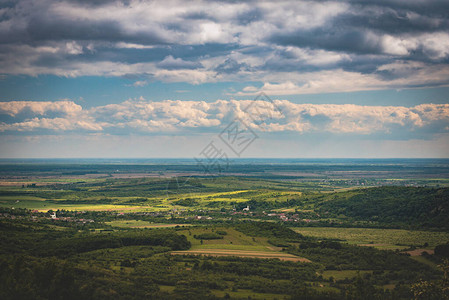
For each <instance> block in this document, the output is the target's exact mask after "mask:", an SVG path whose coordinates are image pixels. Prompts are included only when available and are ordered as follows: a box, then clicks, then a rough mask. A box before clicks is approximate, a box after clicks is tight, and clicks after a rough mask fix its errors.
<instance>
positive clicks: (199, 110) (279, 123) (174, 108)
mask: <svg viewBox="0 0 449 300" xmlns="http://www.w3.org/2000/svg"><path fill="white" fill-rule="evenodd" d="M24 111H27V115H23V112H24ZM55 113H56V114H55ZM2 115H7V116H8V117H9V118H7V119H4V118H3V120H2V121H1V122H0V131H1V132H4V133H14V132H29V133H33V134H40V133H45V134H48V132H49V131H52V132H54V134H61V133H66V132H99V133H108V134H120V135H123V134H125V135H132V134H159V135H168V134H172V133H182V134H184V135H189V134H190V135H191V134H197V133H201V132H214V131H215V132H217V133H219V132H220V131H221V130H223V128H224V127H226V126H227V125H228V124H229V123H230V122H233V121H234V120H236V119H237V120H239V122H243V123H244V124H246V126H248V127H249V128H251V129H252V130H254V131H264V132H273V133H290V134H306V133H311V134H321V133H332V134H336V135H339V134H355V135H375V134H383V135H385V136H387V137H388V136H389V135H391V137H392V138H396V137H403V136H408V137H410V138H424V137H428V136H432V135H433V134H439V133H447V132H449V104H421V105H417V106H414V107H403V106H362V105H353V104H341V105H337V104H296V103H293V102H290V101H287V100H274V101H262V100H239V101H237V100H229V101H227V100H218V101H215V102H204V101H178V100H177V101H174V100H165V101H161V102H149V101H145V100H144V99H139V100H127V101H125V102H122V103H119V104H109V105H104V106H97V107H93V108H89V109H83V108H82V107H81V106H79V105H77V104H75V103H73V102H71V101H59V102H21V101H13V102H3V103H0V116H2Z"/></svg>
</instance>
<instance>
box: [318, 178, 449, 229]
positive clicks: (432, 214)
mask: <svg viewBox="0 0 449 300" xmlns="http://www.w3.org/2000/svg"><path fill="white" fill-rule="evenodd" d="M315 210H316V211H317V212H320V213H321V214H325V215H326V214H327V215H329V214H331V215H334V216H338V215H344V216H347V217H351V218H354V219H357V220H366V221H377V222H383V223H388V224H395V223H397V224H398V225H404V224H407V225H409V226H410V227H420V228H423V227H425V228H440V229H449V188H425V187H376V188H368V189H358V190H353V191H350V192H345V193H336V194H332V195H330V196H329V198H327V199H326V200H325V201H322V202H320V203H317V204H316V209H315Z"/></svg>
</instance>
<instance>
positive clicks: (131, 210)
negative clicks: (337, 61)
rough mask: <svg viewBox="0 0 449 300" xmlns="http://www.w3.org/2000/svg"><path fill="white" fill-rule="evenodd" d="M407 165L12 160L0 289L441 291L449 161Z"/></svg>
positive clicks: (7, 171) (236, 294) (4, 187)
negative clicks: (202, 165) (216, 172)
mask: <svg viewBox="0 0 449 300" xmlns="http://www.w3.org/2000/svg"><path fill="white" fill-rule="evenodd" d="M404 164H405V163H404ZM418 165H419V164H418ZM405 166H406V167H404V168H402V169H401V168H399V169H398V168H396V167H397V166H396V167H394V168H393V167H391V166H390V164H385V165H376V164H374V165H373V164H372V162H370V163H369V164H361V163H360V164H350V165H347V164H346V165H345V164H342V163H339V164H334V165H322V164H320V163H318V164H317V163H314V164H310V165H309V164H297V165H291V164H279V165H274V164H265V165H263V164H262V165H260V164H253V165H248V164H236V165H234V166H233V168H234V169H233V170H230V171H229V172H228V173H227V174H223V175H222V176H217V177H210V176H203V175H204V174H202V173H201V172H200V171H199V170H198V169H196V167H195V166H192V165H188V164H183V165H155V164H149V165H145V164H141V165H139V164H137V165H110V164H101V165H87V164H86V165H83V164H81V165H70V164H64V165H61V164H55V165H48V164H44V165H36V164H31V165H26V164H24V165H18V166H16V168H15V169H13V168H12V167H11V166H9V165H6V166H5V165H3V166H2V165H1V164H0V175H1V176H2V177H1V178H0V182H2V184H0V228H1V240H2V244H1V245H0V254H1V255H0V264H1V266H2V272H1V274H0V275H1V276H2V277H1V278H2V281H1V282H2V284H3V285H2V289H1V293H3V294H0V296H1V298H2V299H3V298H5V299H9V298H11V297H12V296H11V295H16V294H17V293H19V291H21V293H23V295H25V296H24V297H25V298H26V297H27V295H28V296H29V295H31V294H32V293H34V291H36V290H38V291H39V293H41V295H40V297H41V298H46V297H47V298H48V296H47V295H49V294H51V293H64V292H63V290H61V289H60V288H59V287H58V288H56V287H55V286H54V283H55V282H59V284H60V285H61V286H62V285H64V290H70V291H71V295H67V294H65V295H64V296H62V295H63V294H53V295H56V296H54V297H53V298H58V297H59V298H61V297H64V298H67V299H69V298H70V297H75V299H81V298H83V299H88V298H89V299H116V298H115V297H116V295H117V294H120V295H121V297H123V298H129V299H133V298H136V297H137V298H145V297H146V298H151V297H153V298H154V299H191V298H192V297H195V298H198V299H214V298H216V297H219V298H220V297H221V298H223V297H225V298H229V297H232V298H236V299H247V298H248V297H251V298H252V299H282V298H286V299H298V298H303V297H304V295H308V297H309V298H310V299H359V298H360V297H359V296H360V295H375V297H376V298H378V299H410V298H412V297H413V295H414V290H413V289H414V288H415V286H417V284H418V283H419V282H421V281H420V280H423V281H424V282H427V283H431V285H432V286H433V287H434V290H432V292H435V293H440V290H439V289H440V288H441V289H442V288H444V286H443V284H444V280H443V278H444V273H443V272H442V266H443V267H444V264H445V260H444V259H445V255H446V254H445V252H444V251H445V250H444V249H446V248H445V247H446V246H445V245H446V243H448V242H449V234H448V232H449V220H448V215H447V213H446V212H447V211H448V209H449V189H448V188H447V187H446V186H447V183H448V181H447V174H448V173H449V172H448V168H447V167H446V164H441V165H438V164H435V163H433V162H432V164H431V166H429V167H428V168H426V169H425V170H426V172H427V173H426V174H424V175H425V176H424V175H423V172H418V171H416V170H415V169H413V168H414V167H413V166H414V165H407V164H405ZM117 170H119V172H117ZM398 170H399V171H398ZM414 170H415V171H416V172H415V171H414ZM380 171H382V172H380ZM354 174H358V175H357V176H359V175H360V174H364V175H363V176H364V177H363V178H357V176H355V175H354ZM373 174H382V177H380V178H379V177H374V176H373ZM48 237H51V238H48ZM434 250H435V252H434ZM410 255H412V256H410ZM13 269H17V271H16V272H12V270H13ZM50 270H52V271H51V272H50ZM42 272H44V273H45V272H47V273H46V274H49V275H48V281H46V282H44V283H42V280H41V278H42V276H41V274H42ZM10 274H13V275H12V276H13V281H10V280H9V279H6V278H10ZM24 274H27V275H26V276H25V275H24ZM67 274H71V275H70V276H68V275H67ZM67 278H69V279H67ZM70 278H71V279H70ZM142 282H145V284H142ZM424 292H428V291H424ZM27 293H28V294H27ZM58 295H59V296H58ZM149 295H151V296H149Z"/></svg>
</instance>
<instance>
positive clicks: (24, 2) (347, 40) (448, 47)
mask: <svg viewBox="0 0 449 300" xmlns="http://www.w3.org/2000/svg"><path fill="white" fill-rule="evenodd" d="M2 8H3V9H2V10H1V11H0V70H1V74H4V75H8V74H15V75H17V74H27V75H33V76H35V75H39V74H56V75H63V76H82V75H98V74H100V75H109V76H131V77H132V76H133V74H134V75H136V76H140V74H143V73H145V74H146V76H147V77H148V78H152V77H154V78H159V80H168V81H171V80H174V81H179V80H188V78H192V80H191V82H194V83H199V82H207V81H208V80H211V81H215V80H216V79H217V76H218V77H219V78H221V80H231V81H232V80H236V78H239V80H240V79H242V78H244V79H245V80H247V81H262V82H264V83H266V82H278V83H282V82H287V81H291V82H293V83H294V84H295V85H297V86H299V85H300V84H301V83H304V82H305V80H304V78H300V77H301V74H302V73H319V72H322V71H324V72H326V71H333V70H343V71H345V72H352V73H357V74H361V75H372V76H375V77H376V78H380V79H381V80H390V79H400V78H403V79H404V80H402V81H401V82H403V83H402V84H403V85H404V87H406V86H415V85H416V84H417V83H416V82H411V81H408V80H407V78H408V77H409V76H410V75H411V74H407V73H406V72H403V73H401V72H397V71H396V70H394V68H393V69H392V68H391V67H385V66H389V65H391V64H395V63H397V62H398V61H399V62H407V63H409V64H414V63H418V64H419V67H418V69H419V70H425V69H426V68H427V69H429V70H430V69H432V68H434V67H435V65H438V66H439V70H442V69H444V68H447V66H448V62H449V34H448V32H449V2H448V1H443V0H431V1H418V0H409V1H399V0H379V1H377V0H376V1H374V0H368V1H358V0H348V1H293V0H292V1H279V2H278V1H248V2H237V1H219V0H217V1H190V2H189V1H187V2H186V1H181V0H170V1H166V2H162V1H154V2H147V1H139V0H127V1H116V0H92V1H88V0H61V1H52V0H40V1H33V0H17V1H6V2H4V3H2ZM105 66H107V67H106V69H105ZM177 70H185V71H186V70H188V71H189V73H187V72H184V73H182V74H181V73H176V72H175V71H177ZM159 71H166V72H159ZM162 73H163V75H161V74H162ZM287 73H291V76H287V77H286V75H285V74H287ZM282 74H284V75H282ZM423 74H425V72H421V76H425V75H423ZM441 74H442V75H440V77H439V78H437V79H432V78H431V75H429V79H426V78H423V79H424V80H423V82H424V84H425V85H429V86H430V85H432V84H437V85H438V84H441V83H442V82H445V81H447V80H442V79H441V76H446V75H445V74H446V73H444V72H441ZM158 76H160V77H158ZM282 76H284V77H282ZM401 76H402V77H401ZM318 77H319V76H318ZM295 78H300V79H295ZM435 78H436V77H435ZM189 82H190V81H189ZM378 84H379V85H381V83H380V82H379V83H378Z"/></svg>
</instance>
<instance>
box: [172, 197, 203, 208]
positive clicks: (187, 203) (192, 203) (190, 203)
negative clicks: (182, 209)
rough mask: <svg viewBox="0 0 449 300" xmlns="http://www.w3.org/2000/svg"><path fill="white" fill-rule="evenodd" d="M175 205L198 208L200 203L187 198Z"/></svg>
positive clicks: (175, 202) (176, 202)
mask: <svg viewBox="0 0 449 300" xmlns="http://www.w3.org/2000/svg"><path fill="white" fill-rule="evenodd" d="M173 204H174V205H181V206H197V205H199V203H198V201H196V200H195V199H192V198H185V199H181V200H178V201H174V202H173Z"/></svg>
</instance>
